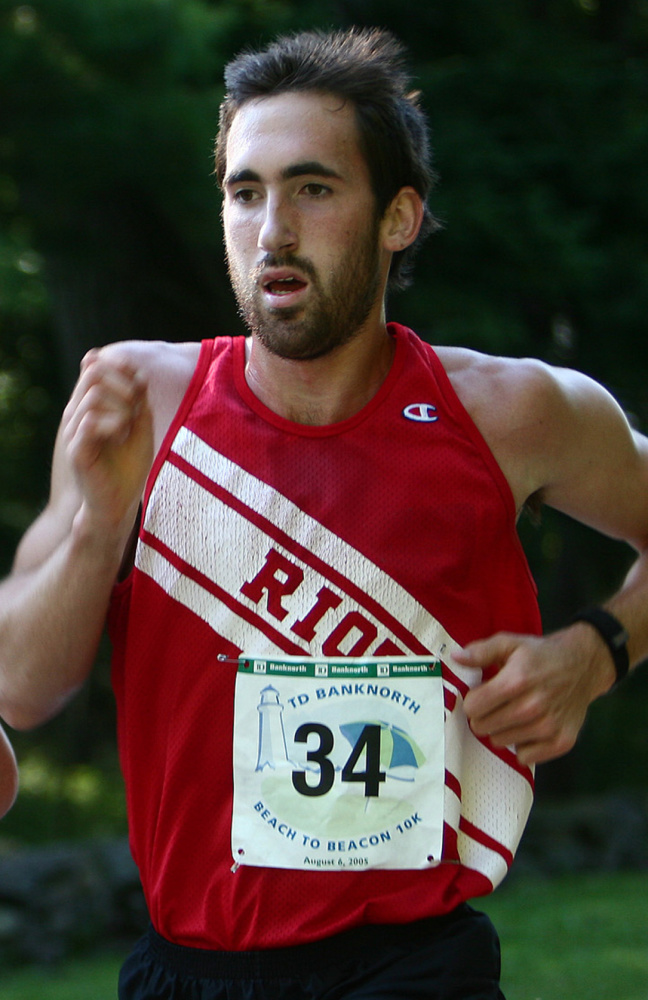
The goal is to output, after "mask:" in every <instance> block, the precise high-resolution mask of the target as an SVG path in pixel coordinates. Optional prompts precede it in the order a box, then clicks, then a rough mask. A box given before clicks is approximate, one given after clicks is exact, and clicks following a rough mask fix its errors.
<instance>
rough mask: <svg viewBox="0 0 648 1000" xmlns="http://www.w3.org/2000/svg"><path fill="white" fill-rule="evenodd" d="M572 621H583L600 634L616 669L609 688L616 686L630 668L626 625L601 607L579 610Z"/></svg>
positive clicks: (609, 659)
mask: <svg viewBox="0 0 648 1000" xmlns="http://www.w3.org/2000/svg"><path fill="white" fill-rule="evenodd" d="M572 623H573V624H578V623H582V624H583V625H585V626H587V627H588V628H589V629H590V631H591V632H592V633H593V634H595V635H597V636H598V640H599V643H600V644H602V646H603V647H605V648H606V649H607V656H608V662H609V663H611V665H612V667H613V669H614V675H613V678H612V683H611V684H610V685H609V687H608V690H610V689H611V688H613V687H616V686H617V685H618V684H620V683H621V681H622V680H624V678H625V677H626V676H627V673H628V670H629V668H630V658H629V655H628V645H627V643H628V638H629V636H628V632H627V630H626V628H625V627H624V625H623V624H622V623H621V622H620V621H619V619H618V618H616V617H615V615H613V614H612V613H611V612H610V611H607V610H606V609H605V608H601V607H594V608H589V609H587V610H585V611H581V612H579V613H578V614H577V615H575V616H574V618H573V619H572Z"/></svg>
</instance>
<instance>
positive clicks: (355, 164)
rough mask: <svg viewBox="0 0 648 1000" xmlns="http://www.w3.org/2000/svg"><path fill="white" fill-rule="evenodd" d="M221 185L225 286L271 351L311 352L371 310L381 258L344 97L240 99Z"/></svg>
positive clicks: (374, 312)
mask: <svg viewBox="0 0 648 1000" xmlns="http://www.w3.org/2000/svg"><path fill="white" fill-rule="evenodd" d="M224 188H225V202H224V208H223V220H224V227H225V244H226V250H227V259H228V265H229V272H230V277H231V280H232V285H233V288H234V292H235V294H236V298H237V301H238V304H239V309H240V311H241V314H242V316H243V318H244V320H245V322H246V324H247V326H248V327H249V329H250V331H251V332H252V333H253V334H254V335H255V336H256V337H257V339H258V340H259V341H260V342H261V343H262V344H263V345H264V346H265V347H266V348H267V349H268V350H269V351H271V352H272V353H273V354H276V355H279V356H280V357H284V358H292V359H297V360H306V359H312V358H315V357H319V356H321V355H323V354H327V353H328V352H330V351H331V350H333V349H335V348H336V347H339V346H341V345H342V344H344V343H346V342H347V341H349V340H351V339H352V338H353V337H354V336H355V335H356V333H358V331H359V330H360V329H361V328H363V326H364V325H365V324H367V323H369V322H371V320H372V319H374V318H376V317H379V316H380V313H381V308H382V280H383V278H384V275H385V274H386V269H387V267H388V261H387V258H386V255H385V254H384V252H383V251H382V250H381V246H380V221H379V220H378V219H377V218H376V207H375V199H374V196H373V192H372V189H371V183H370V178H369V173H368V170H367V166H366V164H365V161H364V158H363V157H362V154H361V153H360V149H359V146H358V138H357V130H356V124H355V118H354V114H353V110H352V108H351V107H350V106H349V105H348V104H342V103H341V101H340V100H339V99H338V98H336V97H332V96H331V95H328V94H299V93H289V94H282V95H279V96H275V97H269V98H263V99H259V100H254V101H249V102H248V103H247V104H244V105H243V107H242V108H241V109H240V111H238V113H237V114H236V117H235V118H234V121H233V123H232V128H231V131H230V134H229V137H228V143H227V174H226V177H225V184H224Z"/></svg>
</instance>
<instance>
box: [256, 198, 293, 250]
mask: <svg viewBox="0 0 648 1000" xmlns="http://www.w3.org/2000/svg"><path fill="white" fill-rule="evenodd" d="M297 243H298V239H297V227H296V225H295V218H294V213H293V212H291V210H290V206H289V205H288V204H287V202H286V200H285V199H283V198H279V197H273V196H271V195H270V196H268V198H267V200H266V205H265V216H264V218H263V221H262V223H261V228H260V230H259V240H258V244H259V247H260V249H261V250H265V251H266V252H270V253H277V251H278V250H292V251H294V250H296V249H297Z"/></svg>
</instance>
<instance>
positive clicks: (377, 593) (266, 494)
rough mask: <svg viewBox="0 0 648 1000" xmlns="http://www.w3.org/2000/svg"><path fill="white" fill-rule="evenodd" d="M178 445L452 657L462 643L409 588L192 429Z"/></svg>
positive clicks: (182, 434)
mask: <svg viewBox="0 0 648 1000" xmlns="http://www.w3.org/2000/svg"><path fill="white" fill-rule="evenodd" d="M172 450H173V451H174V452H175V453H176V454H178V455H180V456H181V457H182V458H184V459H185V460H186V461H188V462H189V463H190V464H191V465H193V466H194V467H195V468H196V469H198V470H199V471H200V472H202V473H203V475H205V476H207V478H208V479H210V480H211V481H212V482H213V483H215V484H217V485H218V486H220V487H221V488H223V489H224V490H226V491H227V492H228V493H230V494H231V495H232V496H233V497H235V498H236V499H237V500H238V501H240V502H241V503H242V504H244V505H245V506H246V507H248V508H249V509H250V510H252V511H254V512H255V513H256V514H258V515H259V516H260V517H263V518H265V519H267V520H268V521H270V522H271V523H272V524H277V525H280V526H281V529H282V531H284V532H285V533H286V534H288V535H289V536H290V537H291V538H292V539H293V540H294V541H295V542H296V543H297V544H298V545H299V546H301V547H303V548H304V549H306V550H308V551H309V552H313V553H315V554H316V555H317V557H318V558H319V559H321V560H323V561H324V562H325V563H326V564H328V565H329V566H330V567H331V568H332V569H333V570H335V571H336V573H339V574H341V575H342V576H344V577H345V578H350V579H351V580H353V582H354V583H355V584H356V586H359V587H360V588H361V589H362V590H363V591H364V592H365V593H366V594H367V595H368V596H369V597H370V598H371V599H372V600H373V601H375V602H377V603H378V604H379V605H380V606H381V607H383V608H385V610H386V611H387V612H388V613H389V614H390V615H391V616H393V617H394V618H395V619H396V620H397V621H400V622H402V624H403V625H404V627H405V628H406V629H407V630H408V631H409V632H411V633H412V634H413V635H415V636H417V638H418V639H419V640H420V641H421V642H422V643H423V644H424V645H425V647H426V648H427V649H428V650H429V651H430V652H431V653H433V654H435V655H440V650H441V649H442V647H443V646H444V645H445V647H446V648H445V649H444V651H443V653H444V655H445V656H447V655H448V652H449V651H450V650H452V649H453V648H458V646H457V644H456V643H455V642H454V641H453V640H452V638H451V637H450V636H449V635H448V633H447V632H446V631H445V629H444V628H443V626H442V625H441V624H440V623H439V622H438V621H437V620H436V619H435V618H434V617H433V615H431V614H430V613H429V611H427V609H426V608H424V607H423V606H422V605H421V604H419V602H418V601H416V599H415V598H414V597H412V595H411V594H409V593H408V592H407V591H406V590H405V588H403V587H401V586H400V584H398V583H397V582H396V581H395V580H393V579H392V578H391V577H390V576H388V574H387V573H385V572H384V571H383V570H381V569H380V568H379V567H377V566H376V565H375V564H374V563H372V562H371V560H369V559H367V558H366V557H365V556H364V555H362V553H360V552H358V551H357V550H356V549H354V548H353V546H351V545H349V544H348V543H347V542H345V541H344V540H343V539H341V538H340V537H339V536H338V535H336V534H335V533H334V532H332V531H329V529H327V528H325V527H324V526H323V525H322V524H320V523H319V522H318V521H317V520H315V519H314V518H313V517H311V516H310V515H309V514H306V513H305V512H304V511H302V510H300V509H299V507H297V505H296V504H294V503H293V502H292V501H291V500H289V499H288V498H287V497H285V496H284V495H283V494H282V493H280V492H279V491H278V490H275V489H274V488H273V487H271V486H269V485H268V484H267V483H264V482H263V481H262V480H260V479H258V478H257V477H255V476H253V475H251V474H250V473H249V472H246V471H245V470H244V469H242V468H241V467H240V466H239V465H237V464H236V463H235V462H232V461H231V460H230V459H228V458H226V457H225V456H224V455H222V454H220V452H218V451H216V450H215V449H214V448H211V447H210V446H209V445H207V444H206V443H205V442H204V441H202V440H201V439H200V438H199V437H197V436H196V435H195V434H192V433H191V431H188V430H187V429H186V428H181V429H180V431H179V432H178V435H177V437H176V439H175V441H174V443H173V446H172ZM224 537H227V536H224ZM257 570H258V566H257ZM399 645H402V640H399Z"/></svg>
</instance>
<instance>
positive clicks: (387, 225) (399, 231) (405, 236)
mask: <svg viewBox="0 0 648 1000" xmlns="http://www.w3.org/2000/svg"><path fill="white" fill-rule="evenodd" d="M422 221H423V202H422V201H421V196H420V194H419V193H418V192H417V191H415V190H414V188H413V187H404V188H401V189H400V191H399V192H398V194H397V195H396V197H395V198H394V199H393V200H392V201H391V203H390V204H389V206H388V208H387V211H386V212H385V215H384V217H383V220H382V223H381V227H380V228H381V236H382V245H383V248H384V249H385V250H389V251H390V252H391V253H398V251H399V250H404V249H405V247H408V246H410V244H412V243H413V242H414V240H415V239H416V237H417V236H418V234H419V229H420V228H421V223H422Z"/></svg>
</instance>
